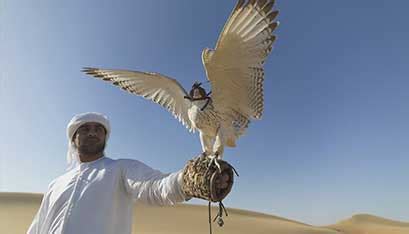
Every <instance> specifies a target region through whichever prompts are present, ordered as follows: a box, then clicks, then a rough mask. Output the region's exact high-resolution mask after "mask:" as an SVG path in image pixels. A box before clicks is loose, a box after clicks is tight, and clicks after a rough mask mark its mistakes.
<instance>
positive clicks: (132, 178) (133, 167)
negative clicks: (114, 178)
mask: <svg viewBox="0 0 409 234" xmlns="http://www.w3.org/2000/svg"><path fill="white" fill-rule="evenodd" d="M121 161H122V179H123V182H124V185H125V190H126V191H127V192H128V193H129V194H130V195H131V196H132V197H133V198H134V199H136V200H137V201H140V202H142V203H146V204H150V205H159V206H163V205H174V204H175V203H177V202H182V201H185V200H186V197H185V195H184V194H183V192H182V184H183V170H180V171H178V172H175V173H171V174H163V173H162V172H160V171H158V170H154V169H152V168H150V167H149V166H147V165H145V164H143V163H142V162H139V161H137V160H129V159H126V160H121Z"/></svg>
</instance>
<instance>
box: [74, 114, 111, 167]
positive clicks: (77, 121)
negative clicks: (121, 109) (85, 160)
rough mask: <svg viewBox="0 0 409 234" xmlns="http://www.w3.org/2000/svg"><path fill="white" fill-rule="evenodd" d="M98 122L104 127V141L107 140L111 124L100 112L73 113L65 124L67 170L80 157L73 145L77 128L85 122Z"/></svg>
mask: <svg viewBox="0 0 409 234" xmlns="http://www.w3.org/2000/svg"><path fill="white" fill-rule="evenodd" d="M90 122H93V123H99V124H102V126H104V127H105V130H106V137H105V143H106V142H107V141H108V138H109V134H110V133H111V126H110V124H109V120H108V118H107V117H106V116H105V115H103V114H100V113H96V112H86V113H82V114H78V115H75V116H74V117H73V118H72V119H71V121H70V122H69V123H68V125H67V138H68V152H67V163H68V168H67V170H71V169H73V168H74V167H76V166H77V165H78V164H79V163H80V158H79V155H78V150H77V147H75V145H74V142H73V139H72V138H73V137H74V134H75V133H76V132H77V130H78V128H79V127H81V126H82V125H84V124H85V123H90Z"/></svg>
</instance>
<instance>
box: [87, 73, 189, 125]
mask: <svg viewBox="0 0 409 234" xmlns="http://www.w3.org/2000/svg"><path fill="white" fill-rule="evenodd" d="M82 71H83V72H84V73H86V74H88V75H92V76H94V77H96V78H98V79H101V80H104V81H108V82H110V83H112V84H113V85H116V86H118V87H120V88H121V89H123V90H125V91H128V92H130V93H132V94H136V95H138V96H142V97H144V98H145V99H148V100H151V101H153V102H155V103H158V104H159V105H161V106H162V107H164V108H166V109H167V110H168V111H169V112H171V113H172V114H173V116H174V117H175V118H176V119H178V120H179V121H180V122H181V123H182V124H183V125H184V126H185V127H186V128H188V129H189V131H194V130H195V129H194V128H193V126H192V124H191V122H190V120H189V117H188V115H187V110H188V108H189V107H190V102H189V101H188V100H186V99H185V98H184V96H187V93H186V90H185V89H183V87H182V86H181V85H180V84H179V83H178V82H177V81H176V80H175V79H172V78H169V77H166V76H164V75H161V74H158V73H148V72H139V71H127V70H108V69H98V68H90V67H86V68H84V69H83V70H82Z"/></svg>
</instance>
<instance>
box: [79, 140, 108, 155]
mask: <svg viewBox="0 0 409 234" xmlns="http://www.w3.org/2000/svg"><path fill="white" fill-rule="evenodd" d="M104 149H105V141H102V142H98V143H95V144H83V145H80V146H79V147H78V153H79V154H81V155H97V154H102V153H103V152H104Z"/></svg>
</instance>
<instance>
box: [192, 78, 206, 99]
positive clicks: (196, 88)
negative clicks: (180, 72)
mask: <svg viewBox="0 0 409 234" xmlns="http://www.w3.org/2000/svg"><path fill="white" fill-rule="evenodd" d="M201 85H202V83H200V82H197V81H196V82H195V83H194V84H193V85H192V89H191V90H190V92H189V94H190V97H192V98H193V99H196V98H204V97H207V94H206V90H205V89H204V88H202V87H201Z"/></svg>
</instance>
